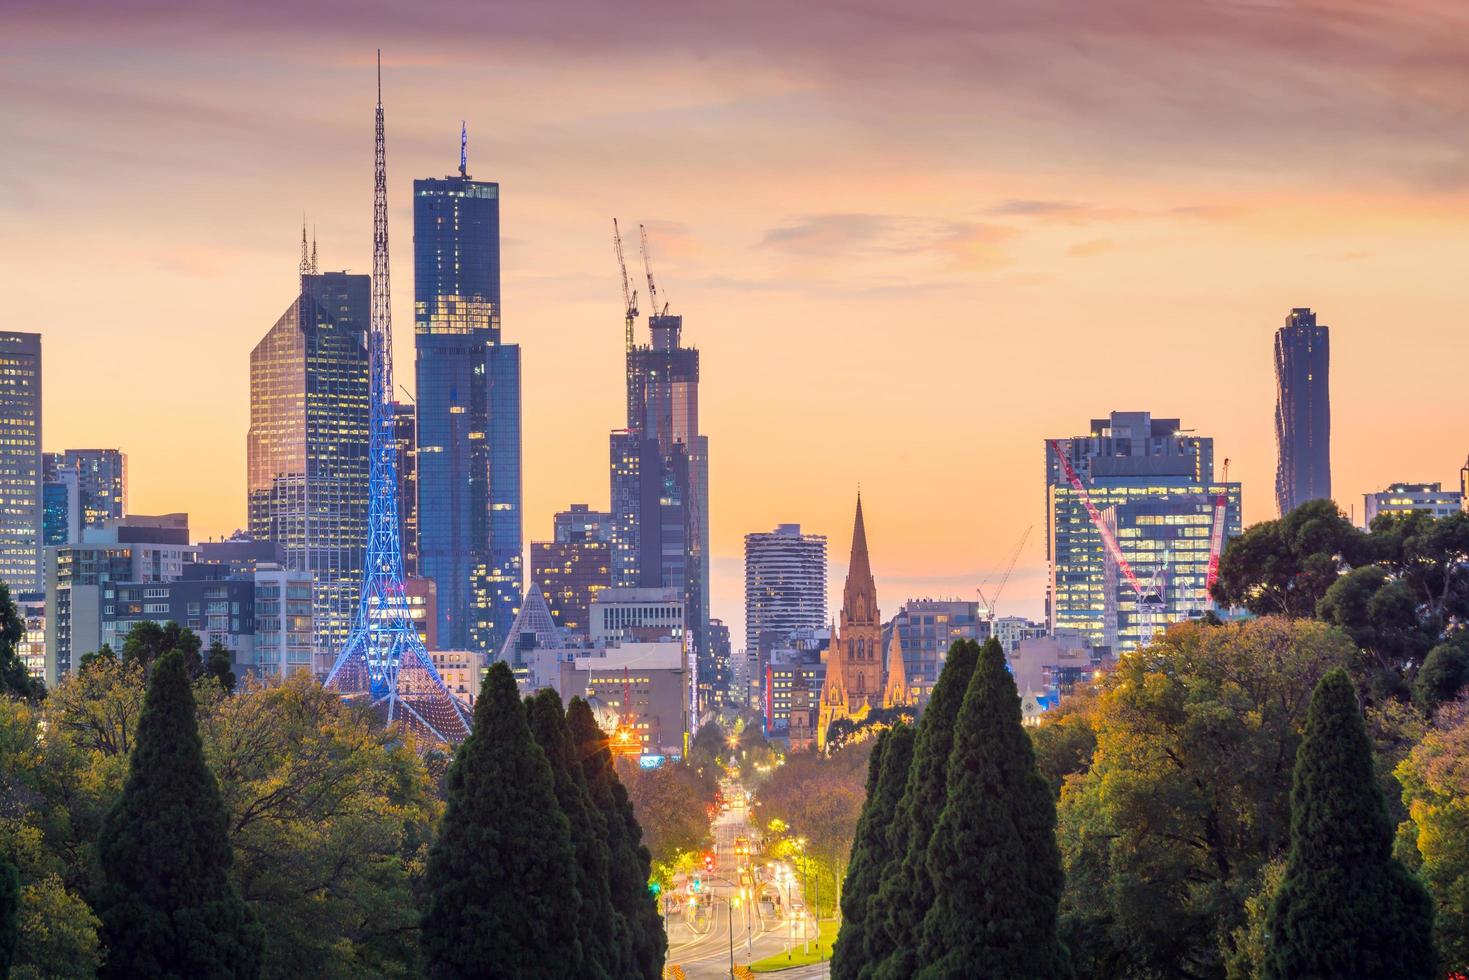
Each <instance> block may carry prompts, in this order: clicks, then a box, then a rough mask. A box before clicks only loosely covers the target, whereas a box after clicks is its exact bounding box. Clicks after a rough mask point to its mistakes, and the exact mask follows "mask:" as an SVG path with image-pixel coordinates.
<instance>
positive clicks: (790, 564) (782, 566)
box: [745, 524, 826, 650]
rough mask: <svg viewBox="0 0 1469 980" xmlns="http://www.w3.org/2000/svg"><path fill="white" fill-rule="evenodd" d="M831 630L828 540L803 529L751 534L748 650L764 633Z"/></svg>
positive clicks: (748, 541)
mask: <svg viewBox="0 0 1469 980" xmlns="http://www.w3.org/2000/svg"><path fill="white" fill-rule="evenodd" d="M825 625H826V535H824V534H802V533H801V525H799V524H781V525H780V526H778V527H777V528H776V529H775V530H774V531H761V532H755V533H752V534H747V535H745V649H747V650H754V649H757V648H758V647H759V645H760V634H761V633H762V632H764V631H766V630H773V631H775V632H776V633H778V634H782V635H783V634H786V633H789V632H790V631H791V630H795V629H801V628H803V627H808V628H813V629H814V628H819V627H822V626H825Z"/></svg>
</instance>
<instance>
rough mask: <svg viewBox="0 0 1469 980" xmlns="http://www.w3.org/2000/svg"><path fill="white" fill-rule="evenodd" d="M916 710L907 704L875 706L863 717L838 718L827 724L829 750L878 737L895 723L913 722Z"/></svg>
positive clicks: (826, 743) (908, 723) (827, 746)
mask: <svg viewBox="0 0 1469 980" xmlns="http://www.w3.org/2000/svg"><path fill="white" fill-rule="evenodd" d="M914 715H915V712H914V710H913V709H912V708H910V707H908V706H906V705H899V706H897V707H893V708H875V709H873V710H872V711H869V712H867V714H866V715H864V716H863V717H862V718H858V719H853V718H838V719H836V720H835V721H833V722H832V723H831V724H830V725H827V726H826V742H825V745H826V748H827V751H836V750H838V749H841V748H844V747H846V746H848V745H855V744H857V743H858V742H865V741H867V740H869V739H874V738H877V737H878V735H879V734H881V733H882V732H884V731H886V730H887V729H889V728H892V727H893V726H894V725H911V724H913V720H914Z"/></svg>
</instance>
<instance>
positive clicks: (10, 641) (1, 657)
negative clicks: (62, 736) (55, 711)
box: [0, 582, 46, 975]
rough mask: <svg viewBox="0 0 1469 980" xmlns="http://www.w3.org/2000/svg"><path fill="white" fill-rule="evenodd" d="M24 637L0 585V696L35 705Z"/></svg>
mask: <svg viewBox="0 0 1469 980" xmlns="http://www.w3.org/2000/svg"><path fill="white" fill-rule="evenodd" d="M25 635H26V624H25V620H24V619H22V618H21V616H20V611H19V610H18V609H16V608H15V602H14V600H12V599H11V597H10V587H9V586H7V585H6V584H5V583H4V582H0V694H9V695H10V696H11V697H16V698H25V699H26V700H28V701H34V700H37V699H39V698H42V697H45V695H46V688H45V687H44V686H43V685H42V684H41V683H40V681H37V680H35V679H34V678H32V677H31V675H30V673H29V672H27V670H26V665H25V664H24V663H22V662H21V659H20V644H21V641H22V640H24V639H25ZM0 975H3V974H0Z"/></svg>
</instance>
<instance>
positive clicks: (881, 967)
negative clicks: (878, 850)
mask: <svg viewBox="0 0 1469 980" xmlns="http://www.w3.org/2000/svg"><path fill="white" fill-rule="evenodd" d="M978 663H979V644H977V643H975V642H974V641H973V640H956V641H955V642H954V644H953V645H952V646H950V647H949V654H948V657H947V659H945V661H944V667H943V669H942V670H941V671H940V672H939V678H938V681H937V682H936V683H935V684H934V686H933V691H932V693H931V694H930V695H929V699H928V707H927V708H926V709H925V710H924V712H923V720H922V721H921V722H920V723H919V726H918V735H917V738H916V739H915V740H914V743H913V764H912V766H911V767H910V768H909V770H908V783H907V785H906V786H905V787H904V788H903V797H902V799H901V800H900V801H899V803H898V812H897V815H896V816H895V817H894V818H893V824H892V837H891V840H890V842H889V844H888V850H889V855H890V858H889V863H888V866H887V867H886V868H884V869H883V872H882V875H881V879H882V884H881V885H879V886H878V891H877V896H876V897H875V898H874V900H873V902H872V905H871V906H870V908H869V911H868V913H867V914H868V918H869V920H870V922H871V926H870V927H869V928H870V930H871V933H870V939H869V941H870V942H871V943H872V944H873V949H874V950H875V951H877V952H879V953H881V954H882V959H881V962H880V963H879V964H878V966H877V967H876V968H875V970H874V974H873V975H874V976H877V977H882V978H885V980H887V978H891V980H906V978H907V977H911V976H913V974H914V972H915V970H916V968H917V963H918V943H919V940H920V936H921V932H922V928H923V920H924V917H925V916H926V915H927V914H928V909H929V906H930V905H932V904H933V882H932V879H930V878H929V874H928V845H929V841H930V839H931V838H932V836H933V828H934V824H935V823H936V822H937V821H938V818H939V814H940V813H941V812H942V811H943V808H944V801H945V799H946V798H947V797H948V766H949V751H950V749H951V748H953V744H954V723H955V720H956V719H957V718H958V716H959V709H960V706H961V705H962V704H963V702H964V696H965V693H966V692H967V691H968V689H969V682H970V679H971V678H972V677H973V676H974V671H975V667H976V665H977V664H978Z"/></svg>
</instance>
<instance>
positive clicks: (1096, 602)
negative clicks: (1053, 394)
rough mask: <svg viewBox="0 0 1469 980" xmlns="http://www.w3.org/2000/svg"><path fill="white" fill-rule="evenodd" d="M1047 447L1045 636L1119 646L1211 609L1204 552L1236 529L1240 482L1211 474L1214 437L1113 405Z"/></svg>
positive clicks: (1138, 642)
mask: <svg viewBox="0 0 1469 980" xmlns="http://www.w3.org/2000/svg"><path fill="white" fill-rule="evenodd" d="M1045 452H1046V513H1047V523H1048V526H1047V534H1046V559H1047V561H1048V562H1049V563H1050V572H1051V575H1050V583H1049V586H1048V588H1047V590H1046V620H1047V626H1048V628H1049V629H1050V630H1051V631H1052V632H1073V633H1081V634H1083V635H1085V636H1086V637H1087V638H1088V640H1089V641H1090V642H1091V643H1092V644H1093V645H1094V646H1103V645H1105V646H1109V647H1111V648H1112V652H1113V653H1114V654H1116V653H1121V652H1124V651H1127V650H1130V649H1133V648H1134V647H1137V646H1139V645H1141V644H1143V643H1146V642H1147V640H1148V639H1149V638H1150V637H1151V636H1152V635H1153V634H1154V633H1156V632H1157V631H1158V630H1160V629H1162V628H1163V627H1164V626H1166V625H1167V624H1168V623H1170V622H1174V621H1177V620H1180V619H1186V618H1190V617H1194V616H1200V615H1203V614H1204V613H1205V612H1207V611H1209V610H1211V609H1213V608H1214V602H1213V600H1212V599H1211V598H1210V596H1209V594H1208V586H1209V581H1208V576H1209V574H1210V567H1211V562H1210V556H1211V554H1217V553H1218V550H1219V549H1221V548H1222V547H1223V545H1224V542H1225V541H1226V540H1227V539H1228V538H1231V537H1234V536H1235V535H1237V534H1239V533H1240V485H1239V484H1238V483H1218V482H1215V480H1214V440H1213V439H1211V438H1208V437H1205V436H1197V435H1194V434H1192V433H1191V432H1189V431H1186V430H1184V429H1183V428H1182V427H1181V425H1180V423H1179V420H1178V419H1161V418H1154V417H1153V416H1152V415H1151V414H1149V413H1148V412H1113V413H1112V414H1111V415H1110V416H1109V417H1108V418H1104V419H1092V421H1091V432H1090V433H1088V434H1087V435H1082V436H1075V437H1073V438H1071V439H1051V440H1047V441H1046V443H1045ZM1118 559H1120V561H1119V560H1118Z"/></svg>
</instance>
